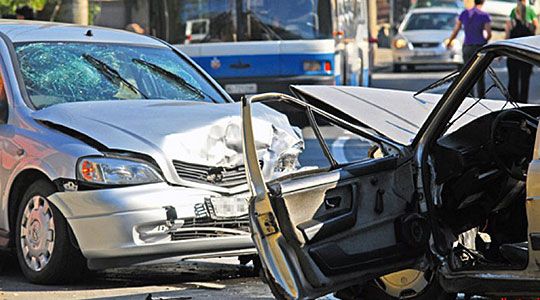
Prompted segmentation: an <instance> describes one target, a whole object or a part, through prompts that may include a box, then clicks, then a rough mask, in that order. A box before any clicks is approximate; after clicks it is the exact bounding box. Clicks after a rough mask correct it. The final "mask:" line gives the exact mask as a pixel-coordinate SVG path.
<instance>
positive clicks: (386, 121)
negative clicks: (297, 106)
mask: <svg viewBox="0 0 540 300" xmlns="http://www.w3.org/2000/svg"><path fill="white" fill-rule="evenodd" d="M292 89H293V90H294V91H295V92H296V93H298V94H301V95H303V96H304V97H306V98H307V99H308V101H309V103H310V104H312V105H314V106H317V107H320V108H322V109H325V108H324V106H329V107H331V108H332V109H335V110H336V111H335V112H333V114H334V115H336V116H337V117H340V118H347V117H348V118H352V119H354V120H355V121H357V122H358V123H360V124H362V125H364V126H366V127H368V128H370V129H373V130H375V131H376V132H378V133H379V134H380V135H382V136H384V137H386V138H387V139H389V140H390V141H392V142H394V143H398V144H401V145H409V144H411V143H412V141H413V139H414V138H415V137H416V134H417V133H418V132H419V130H420V128H421V127H422V126H424V122H425V121H426V119H427V118H428V116H429V114H430V113H431V112H432V110H433V108H435V105H436V104H437V102H438V101H439V100H440V98H441V97H442V95H439V94H429V93H423V94H420V95H418V96H414V92H408V91H397V90H385V89H376V88H364V87H347V86H339V87H338V86H293V87H292ZM475 101H476V100H474V99H471V98H466V99H465V100H464V101H463V103H462V105H461V106H460V108H459V110H458V112H465V110H466V108H468V107H469V106H471V105H473V104H474V103H475ZM481 103H482V104H481V105H474V106H473V107H472V109H470V110H467V112H466V113H464V115H463V116H462V117H461V118H460V119H459V120H458V121H457V122H455V123H454V124H453V125H452V126H451V127H450V128H449V129H448V131H447V132H452V131H454V130H456V129H457V128H459V127H461V126H462V125H465V124H467V123H469V122H470V121H472V120H474V119H476V118H478V117H480V116H482V115H485V114H488V113H490V112H492V111H495V110H500V109H502V108H503V107H504V106H505V101H499V100H487V99H484V100H482V102H481Z"/></svg>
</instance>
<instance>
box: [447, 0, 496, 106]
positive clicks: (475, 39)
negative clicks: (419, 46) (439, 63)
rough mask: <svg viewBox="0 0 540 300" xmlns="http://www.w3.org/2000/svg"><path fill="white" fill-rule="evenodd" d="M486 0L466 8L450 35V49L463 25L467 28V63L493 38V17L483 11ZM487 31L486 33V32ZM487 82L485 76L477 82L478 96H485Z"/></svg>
mask: <svg viewBox="0 0 540 300" xmlns="http://www.w3.org/2000/svg"><path fill="white" fill-rule="evenodd" d="M484 1H485V0H474V6H473V7H472V8H471V9H467V10H464V11H463V12H462V13H461V14H460V15H459V20H458V21H457V22H456V26H455V27H454V31H453V32H452V35H451V36H450V39H449V42H448V44H447V46H446V47H447V49H450V47H451V46H450V45H451V44H452V40H453V39H455V38H456V36H457V34H458V32H459V31H460V30H461V26H463V29H464V30H465V41H464V42H463V51H462V52H463V62H464V63H467V62H468V61H469V60H470V59H471V58H472V57H473V55H474V54H475V53H476V51H477V50H478V49H480V48H481V47H482V46H483V45H485V44H486V43H487V41H488V40H489V39H490V38H491V25H490V23H491V18H490V17H489V15H488V14H487V13H486V12H483V11H482V5H484ZM484 31H485V34H484ZM485 91H486V84H485V81H484V76H482V77H481V78H480V80H479V81H478V83H477V84H476V92H477V95H476V96H477V97H479V98H484V96H485Z"/></svg>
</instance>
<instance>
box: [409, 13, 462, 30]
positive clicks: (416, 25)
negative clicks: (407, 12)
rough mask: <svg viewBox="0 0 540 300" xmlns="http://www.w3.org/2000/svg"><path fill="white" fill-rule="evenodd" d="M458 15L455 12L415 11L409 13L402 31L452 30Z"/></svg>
mask: <svg viewBox="0 0 540 300" xmlns="http://www.w3.org/2000/svg"><path fill="white" fill-rule="evenodd" d="M457 17H458V15H457V14H455V13H417V14H413V15H411V17H410V18H409V21H408V22H407V25H406V26H405V30H404V31H410V30H452V29H453V28H454V25H455V24H456V19H457Z"/></svg>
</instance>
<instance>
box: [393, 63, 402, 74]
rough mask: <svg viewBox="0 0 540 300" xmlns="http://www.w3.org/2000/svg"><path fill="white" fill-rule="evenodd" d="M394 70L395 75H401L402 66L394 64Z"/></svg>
mask: <svg viewBox="0 0 540 300" xmlns="http://www.w3.org/2000/svg"><path fill="white" fill-rule="evenodd" d="M392 69H393V71H394V73H399V72H401V65H400V64H394V65H393V66H392Z"/></svg>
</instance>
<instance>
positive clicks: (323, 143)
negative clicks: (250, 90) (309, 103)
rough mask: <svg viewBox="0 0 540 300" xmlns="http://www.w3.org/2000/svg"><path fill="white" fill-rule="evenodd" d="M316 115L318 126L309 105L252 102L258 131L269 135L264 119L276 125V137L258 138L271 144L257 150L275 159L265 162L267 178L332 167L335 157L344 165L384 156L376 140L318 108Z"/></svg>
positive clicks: (255, 125) (339, 163) (264, 169)
mask: <svg viewBox="0 0 540 300" xmlns="http://www.w3.org/2000/svg"><path fill="white" fill-rule="evenodd" d="M261 106H262V107H261ZM265 106H266V107H265ZM263 107H264V108H263ZM269 108H271V110H270V109H269ZM258 116H259V117H258ZM313 117H314V118H313V119H314V124H315V125H316V126H312V123H311V122H310V117H309V114H308V110H307V108H306V107H304V106H303V105H300V104H297V103H290V102H286V101H279V102H278V101H265V102H264V104H262V103H255V104H254V105H253V106H252V119H253V122H254V130H255V132H256V135H257V136H259V137H261V138H262V137H264V136H265V135H266V136H268V130H267V129H264V126H262V125H258V123H259V124H262V123H263V122H262V120H265V121H266V122H269V123H271V124H272V128H273V129H272V131H273V134H272V136H273V138H271V139H270V136H268V138H267V139H266V140H263V139H261V140H258V141H256V142H257V143H260V144H261V143H265V144H266V145H268V149H267V150H266V151H264V152H258V154H259V157H262V156H261V155H264V156H267V157H270V158H273V159H271V160H273V161H274V163H273V165H272V166H263V173H264V174H265V176H266V177H267V178H271V179H275V178H278V177H281V176H283V175H287V174H289V173H291V172H295V173H296V172H302V171H311V170H318V169H326V168H329V167H332V164H333V162H334V161H335V163H337V165H343V164H348V163H352V162H357V161H362V160H367V159H374V158H379V157H383V156H384V155H383V154H382V151H380V150H379V149H380V147H379V145H378V144H377V143H375V142H373V141H371V140H369V139H367V138H365V137H362V136H360V135H359V134H357V133H354V132H352V131H351V130H348V129H346V128H344V127H343V126H340V125H338V124H336V123H335V122H333V121H332V120H329V119H327V118H325V117H323V116H320V115H318V114H317V113H316V112H313ZM257 119H259V120H257ZM291 128H292V130H290V129H291ZM265 132H266V134H265ZM319 137H320V138H319ZM265 141H266V142H265ZM265 161H269V160H265Z"/></svg>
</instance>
